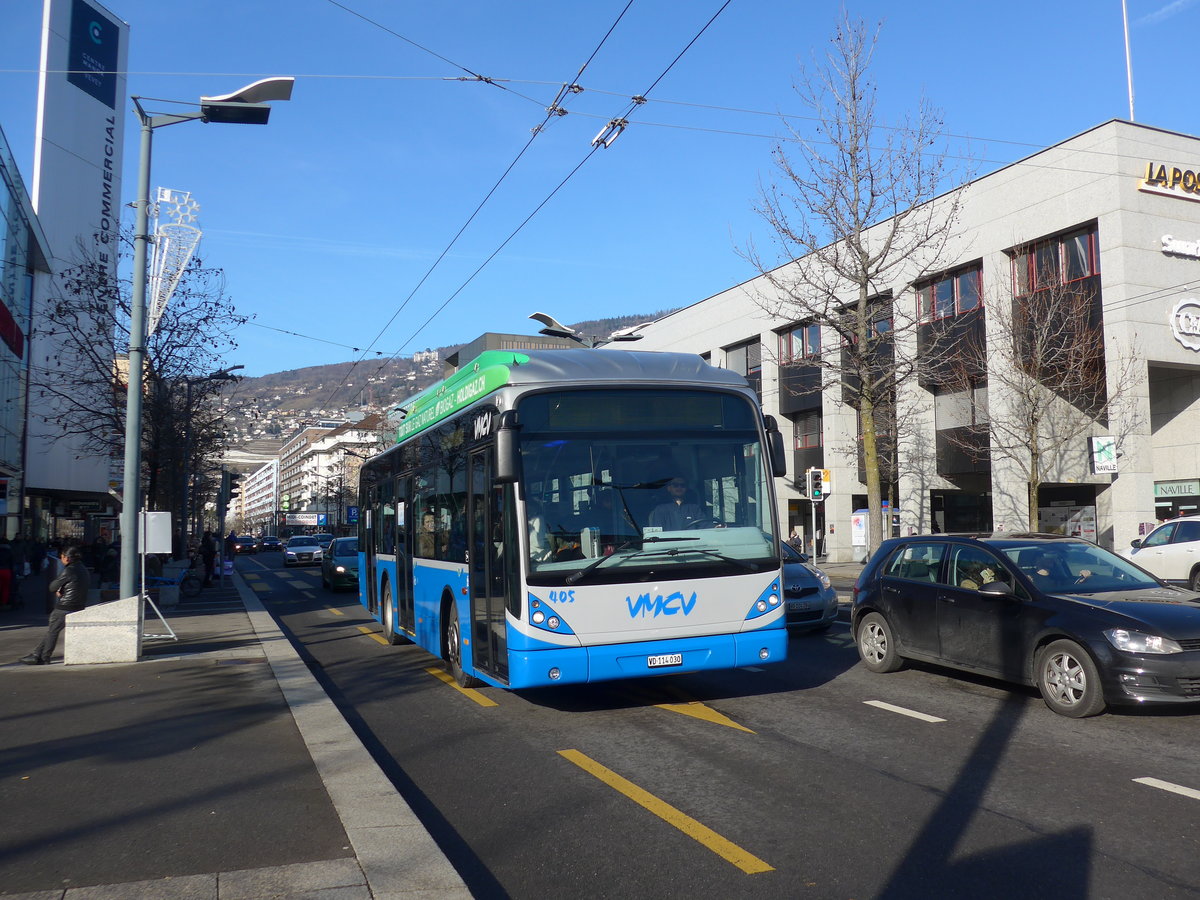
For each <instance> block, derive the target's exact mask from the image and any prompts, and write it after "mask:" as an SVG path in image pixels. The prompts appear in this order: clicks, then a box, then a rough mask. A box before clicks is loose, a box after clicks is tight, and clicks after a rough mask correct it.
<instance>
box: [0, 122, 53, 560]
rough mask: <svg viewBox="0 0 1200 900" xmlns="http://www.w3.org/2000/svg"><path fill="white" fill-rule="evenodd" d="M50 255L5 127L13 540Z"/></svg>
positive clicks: (3, 298)
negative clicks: (37, 304) (34, 346)
mask: <svg viewBox="0 0 1200 900" xmlns="http://www.w3.org/2000/svg"><path fill="white" fill-rule="evenodd" d="M49 256H50V251H49V249H48V247H47V243H46V237H45V235H43V234H42V229H41V226H40V224H39V223H38V219H37V216H36V215H34V212H33V205H32V204H31V203H30V200H29V195H28V194H27V193H26V191H25V184H24V182H23V181H22V179H21V173H20V172H18V171H17V166H16V163H15V162H14V161H13V157H12V153H11V152H10V151H9V146H8V142H7V140H6V139H5V137H4V132H3V131H0V516H3V517H4V518H3V522H2V523H0V535H3V536H4V537H10V538H11V537H13V536H14V535H16V534H17V532H18V531H19V530H21V529H22V528H23V527H24V523H23V522H22V519H21V516H22V498H23V497H24V495H25V462H24V455H25V404H26V400H27V396H28V385H29V347H28V336H29V333H30V327H31V316H32V309H33V295H34V284H35V282H36V281H42V280H45V279H46V278H47V277H48V276H49V273H50V264H49ZM43 533H44V532H42V531H38V532H37V535H38V536H39V537H40V536H41V535H42V534H43Z"/></svg>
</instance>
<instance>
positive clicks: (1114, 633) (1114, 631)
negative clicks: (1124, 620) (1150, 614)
mask: <svg viewBox="0 0 1200 900" xmlns="http://www.w3.org/2000/svg"><path fill="white" fill-rule="evenodd" d="M1104 636H1105V637H1106V638H1108V642H1109V643H1110V644H1112V645H1113V646H1114V647H1116V648H1117V649H1118V650H1125V651H1127V652H1129V653H1182V652H1183V648H1182V647H1180V646H1179V644H1177V643H1176V642H1175V641H1173V640H1171V639H1170V638H1165V637H1160V636H1159V635H1157V634H1145V633H1143V632H1141V631H1129V630H1128V629H1126V628H1110V629H1108V630H1107V631H1106V632H1104Z"/></svg>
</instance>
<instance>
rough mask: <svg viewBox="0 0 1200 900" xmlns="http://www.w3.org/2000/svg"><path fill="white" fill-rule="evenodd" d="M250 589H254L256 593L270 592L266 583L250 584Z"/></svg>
mask: <svg viewBox="0 0 1200 900" xmlns="http://www.w3.org/2000/svg"><path fill="white" fill-rule="evenodd" d="M250 589H251V590H253V591H256V592H257V593H260V594H269V593H271V587H270V585H266V584H252V585H250Z"/></svg>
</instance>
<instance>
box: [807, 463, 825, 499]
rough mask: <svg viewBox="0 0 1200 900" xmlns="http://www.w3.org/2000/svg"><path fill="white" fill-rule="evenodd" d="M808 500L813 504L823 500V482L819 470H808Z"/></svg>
mask: <svg viewBox="0 0 1200 900" xmlns="http://www.w3.org/2000/svg"><path fill="white" fill-rule="evenodd" d="M808 499H809V500H811V501H813V502H814V503H816V502H817V501H819V500H824V499H825V482H824V480H823V479H822V477H821V470H820V469H809V470H808Z"/></svg>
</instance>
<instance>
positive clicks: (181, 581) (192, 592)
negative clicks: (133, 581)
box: [146, 568, 204, 597]
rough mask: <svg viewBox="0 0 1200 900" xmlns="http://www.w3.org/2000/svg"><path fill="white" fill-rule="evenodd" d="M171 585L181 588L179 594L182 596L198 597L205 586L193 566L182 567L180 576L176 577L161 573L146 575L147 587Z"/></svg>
mask: <svg viewBox="0 0 1200 900" xmlns="http://www.w3.org/2000/svg"><path fill="white" fill-rule="evenodd" d="M170 585H175V586H176V587H178V588H179V596H181V597H198V596H200V591H201V590H203V588H204V582H202V581H201V580H200V576H199V575H197V574H196V572H195V570H194V569H192V568H189V569H180V570H179V574H178V576H176V577H175V578H164V577H163V576H161V575H147V576H146V587H147V588H156V587H168V586H170Z"/></svg>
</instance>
